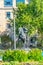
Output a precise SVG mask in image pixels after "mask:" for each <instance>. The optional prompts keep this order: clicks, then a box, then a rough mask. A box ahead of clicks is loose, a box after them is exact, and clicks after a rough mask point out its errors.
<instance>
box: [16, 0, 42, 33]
mask: <svg viewBox="0 0 43 65" xmlns="http://www.w3.org/2000/svg"><path fill="white" fill-rule="evenodd" d="M17 6H18V11H17V17H16V26H17V29H18V27H19V26H20V25H24V26H26V27H27V28H28V33H29V34H32V32H33V31H35V30H36V29H38V31H39V32H40V33H41V32H43V0H31V1H30V2H29V4H28V5H26V4H24V3H18V5H17Z"/></svg>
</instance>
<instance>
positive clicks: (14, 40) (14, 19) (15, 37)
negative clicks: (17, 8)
mask: <svg viewBox="0 0 43 65" xmlns="http://www.w3.org/2000/svg"><path fill="white" fill-rule="evenodd" d="M15 17H16V15H14V49H16V31H15V30H16V27H15Z"/></svg>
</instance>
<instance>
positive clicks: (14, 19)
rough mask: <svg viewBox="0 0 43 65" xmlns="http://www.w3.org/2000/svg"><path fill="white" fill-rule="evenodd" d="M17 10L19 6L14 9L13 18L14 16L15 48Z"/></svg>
mask: <svg viewBox="0 0 43 65" xmlns="http://www.w3.org/2000/svg"><path fill="white" fill-rule="evenodd" d="M16 11H17V7H16V8H15V9H14V13H13V14H14V15H13V18H14V49H16V25H15V22H16V21H15V18H16Z"/></svg>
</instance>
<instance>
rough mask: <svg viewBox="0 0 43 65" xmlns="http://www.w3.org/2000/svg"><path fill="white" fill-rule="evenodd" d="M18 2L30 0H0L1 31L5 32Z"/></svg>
mask: <svg viewBox="0 0 43 65" xmlns="http://www.w3.org/2000/svg"><path fill="white" fill-rule="evenodd" d="M16 2H24V3H25V4H27V3H28V0H0V33H1V32H4V31H5V30H6V28H7V25H8V24H9V18H13V13H12V11H13V8H16Z"/></svg>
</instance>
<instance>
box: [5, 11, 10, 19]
mask: <svg viewBox="0 0 43 65" xmlns="http://www.w3.org/2000/svg"><path fill="white" fill-rule="evenodd" d="M6 18H8V19H9V18H11V12H9V11H8V12H6Z"/></svg>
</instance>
